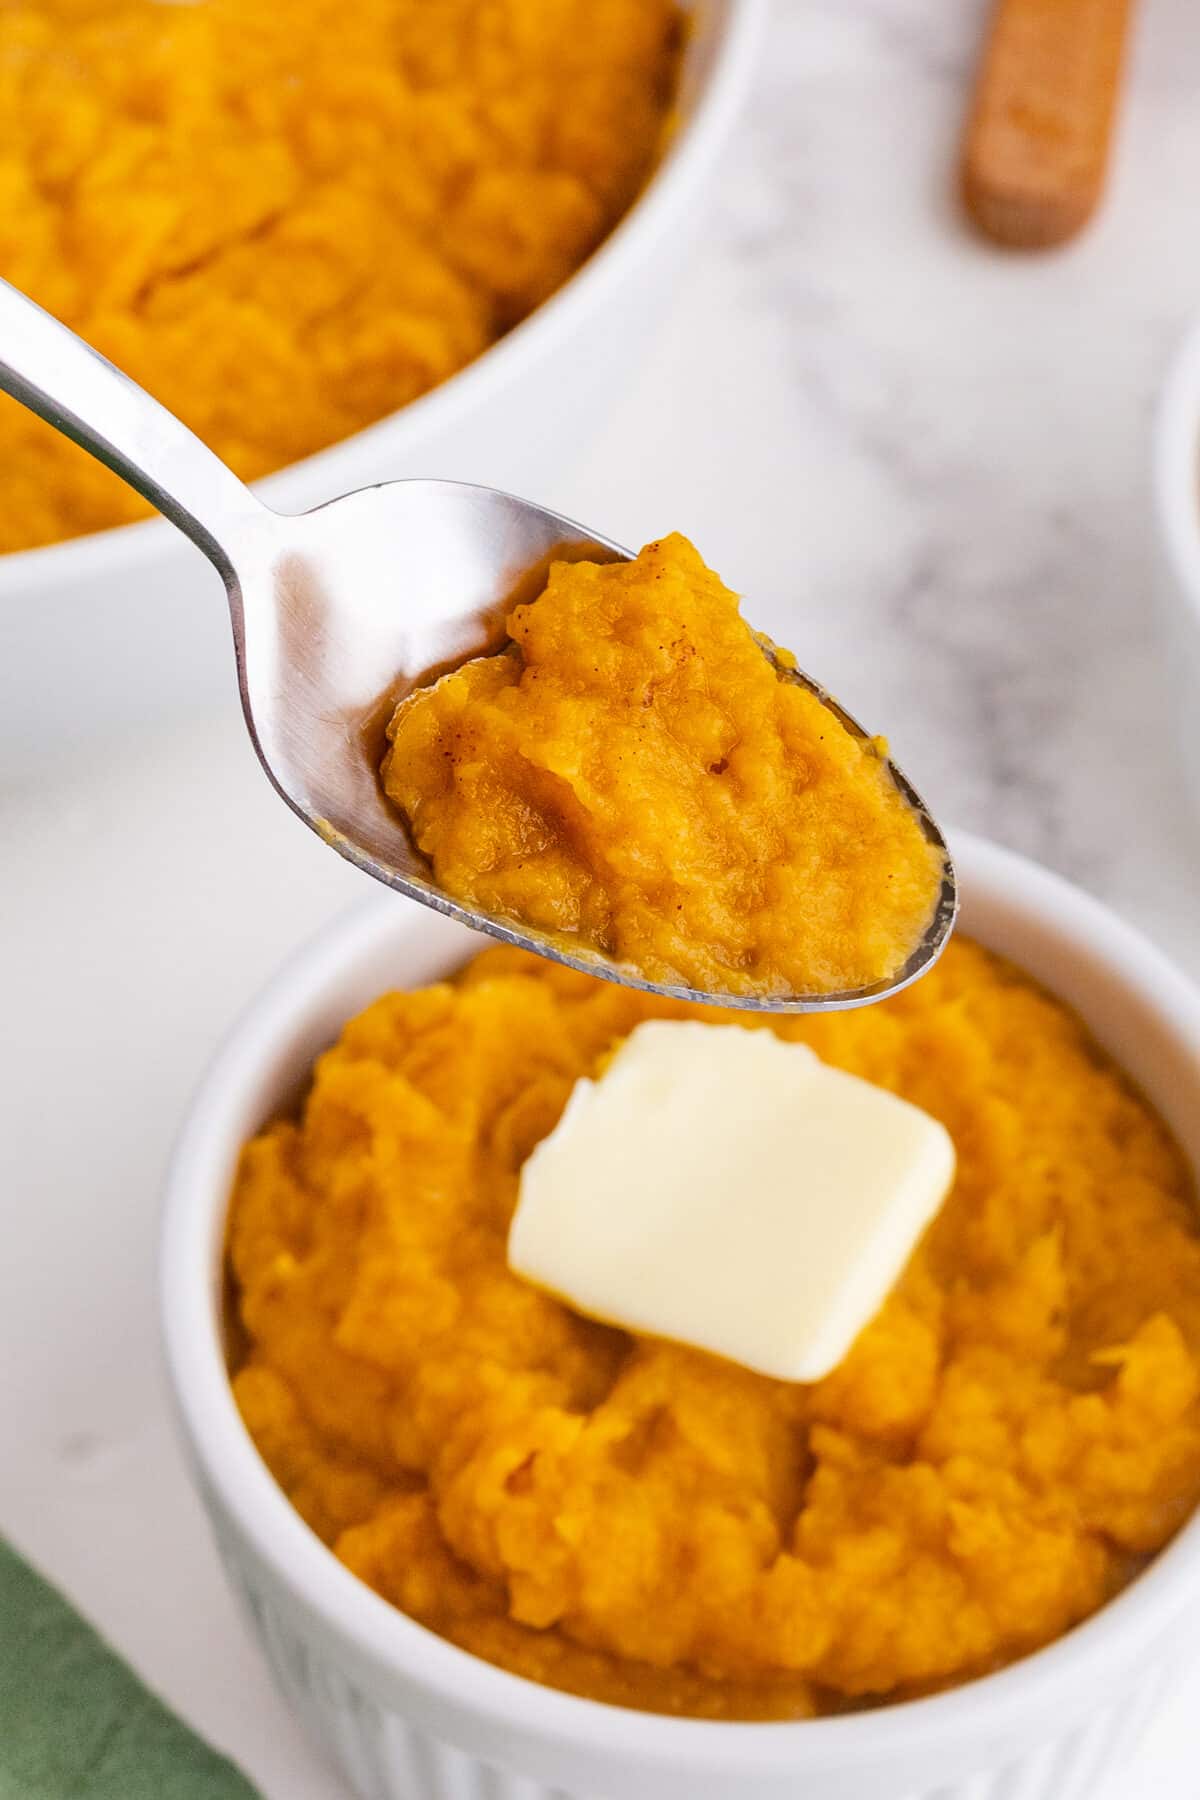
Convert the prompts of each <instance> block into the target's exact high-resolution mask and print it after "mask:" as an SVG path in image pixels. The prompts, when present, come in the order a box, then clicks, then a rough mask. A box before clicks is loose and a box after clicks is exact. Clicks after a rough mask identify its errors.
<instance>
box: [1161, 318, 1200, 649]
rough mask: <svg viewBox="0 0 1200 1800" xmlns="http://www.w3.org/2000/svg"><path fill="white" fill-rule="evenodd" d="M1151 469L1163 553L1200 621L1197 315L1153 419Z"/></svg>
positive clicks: (1199, 349) (1199, 332)
mask: <svg viewBox="0 0 1200 1800" xmlns="http://www.w3.org/2000/svg"><path fill="white" fill-rule="evenodd" d="M1153 469H1154V495H1155V505H1156V508H1157V511H1158V523H1159V530H1160V532H1161V534H1162V539H1163V543H1164V545H1165V548H1166V554H1167V556H1168V558H1169V559H1170V563H1171V568H1172V570H1173V572H1174V575H1175V579H1176V583H1177V585H1178V587H1179V589H1180V591H1181V593H1182V594H1184V595H1185V596H1186V599H1187V601H1188V603H1189V604H1190V606H1191V607H1192V609H1193V611H1194V612H1195V614H1196V619H1197V623H1200V320H1197V322H1196V323H1195V324H1194V325H1193V326H1192V328H1191V330H1190V331H1189V332H1188V333H1187V335H1186V337H1185V338H1184V340H1183V342H1182V343H1181V344H1180V346H1179V348H1178V350H1177V351H1176V353H1175V356H1174V359H1173V360H1172V362H1171V365H1170V368H1169V370H1168V372H1167V379H1166V382H1165V383H1164V385H1163V391H1162V399H1161V400H1160V402H1159V406H1158V414H1157V417H1156V419H1155V426H1154V451H1153Z"/></svg>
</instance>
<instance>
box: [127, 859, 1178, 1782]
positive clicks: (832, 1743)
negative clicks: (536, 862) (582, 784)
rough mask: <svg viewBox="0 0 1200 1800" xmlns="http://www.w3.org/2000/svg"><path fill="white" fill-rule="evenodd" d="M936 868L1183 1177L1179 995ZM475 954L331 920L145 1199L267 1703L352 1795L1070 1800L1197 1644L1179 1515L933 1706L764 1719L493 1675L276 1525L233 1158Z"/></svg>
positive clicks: (215, 1517)
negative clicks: (1049, 1627) (1076, 1606)
mask: <svg viewBox="0 0 1200 1800" xmlns="http://www.w3.org/2000/svg"><path fill="white" fill-rule="evenodd" d="M952 848H953V851H954V855H955V860H956V863H957V866H958V870H959V875H960V880H961V887H962V896H963V926H964V928H965V929H966V930H967V931H969V932H970V933H972V935H974V936H976V937H978V938H979V939H980V940H981V941H982V942H983V943H985V944H988V945H990V946H991V947H992V948H994V949H996V950H999V951H1002V952H1003V953H1005V954H1006V955H1009V956H1011V957H1013V958H1014V959H1015V960H1016V961H1017V962H1019V963H1020V964H1021V965H1022V966H1023V967H1024V968H1026V969H1028V970H1029V971H1030V972H1031V973H1032V974H1033V975H1035V976H1037V977H1038V978H1039V979H1040V980H1042V981H1044V982H1045V983H1046V984H1047V985H1048V986H1050V987H1051V988H1053V990H1054V991H1055V992H1056V993H1058V994H1060V995H1061V996H1062V997H1063V999H1065V1000H1067V1001H1068V1002H1069V1003H1070V1004H1071V1005H1072V1006H1074V1007H1076V1008H1077V1009H1078V1011H1079V1012H1080V1013H1081V1014H1082V1016H1083V1017H1084V1019H1085V1020H1086V1021H1087V1023H1088V1024H1089V1025H1090V1026H1091V1028H1092V1030H1093V1031H1094V1032H1095V1033H1096V1035H1097V1036H1098V1038H1099V1039H1100V1040H1101V1042H1102V1043H1104V1044H1105V1045H1106V1046H1107V1048H1108V1049H1109V1050H1110V1051H1111V1052H1112V1054H1113V1055H1114V1056H1115V1057H1116V1058H1117V1059H1118V1060H1119V1061H1120V1062H1121V1063H1122V1064H1123V1065H1124V1067H1125V1068H1126V1069H1128V1071H1129V1072H1130V1074H1131V1075H1132V1076H1133V1077H1134V1079H1135V1080H1136V1081H1137V1082H1138V1083H1139V1084H1140V1086H1141V1087H1142V1088H1143V1089H1144V1090H1145V1092H1146V1093H1147V1094H1148V1095H1149V1096H1150V1098H1151V1099H1152V1100H1153V1101H1154V1102H1155V1103H1156V1104H1157V1105H1158V1106H1159V1108H1160V1109H1161V1110H1162V1112H1163V1114H1164V1115H1165V1116H1166V1118H1167V1119H1168V1121H1169V1122H1170V1123H1171V1125H1172V1126H1173V1127H1174V1129H1175V1131H1176V1133H1177V1134H1178V1136H1179V1139H1180V1142H1181V1143H1182V1145H1183V1147H1184V1149H1185V1151H1186V1153H1187V1155H1188V1156H1189V1158H1190V1160H1191V1163H1192V1167H1193V1169H1196V1170H1200V993H1197V991H1196V989H1195V988H1193V987H1192V986H1191V985H1190V984H1189V983H1188V981H1187V980H1186V978H1185V977H1184V976H1182V975H1181V974H1179V972H1178V971H1177V970H1175V969H1174V968H1173V967H1172V966H1171V964H1170V963H1169V962H1167V961H1166V959H1165V958H1163V957H1162V956H1160V955H1159V954H1158V952H1157V951H1156V950H1154V949H1152V948H1151V946H1150V945H1149V944H1147V943H1146V942H1145V940H1144V939H1142V938H1141V937H1139V936H1138V934H1137V933H1136V932H1134V931H1133V930H1131V929H1130V928H1129V927H1128V926H1126V925H1123V924H1122V923H1121V922H1120V920H1118V919H1116V918H1115V917H1114V916H1113V915H1112V914H1111V913H1109V912H1108V911H1107V910H1106V909H1105V908H1104V907H1102V906H1100V905H1099V904H1098V903H1097V902H1096V901H1094V900H1090V899H1089V898H1088V897H1087V896H1086V895H1085V894H1082V893H1080V892H1079V890H1078V889H1077V888H1073V887H1070V886H1068V885H1067V883H1065V882H1063V881H1061V880H1060V879H1059V878H1058V877H1057V876H1054V875H1051V874H1049V873H1047V871H1045V870H1043V869H1040V868H1038V867H1036V866H1035V865H1034V864H1032V863H1029V862H1026V861H1024V860H1023V859H1022V858H1020V857H1017V856H1013V855H1012V854H1010V853H1009V852H1007V851H1003V850H999V849H996V848H995V847H994V846H991V845H988V844H985V843H981V842H979V841H978V840H975V839H970V838H966V837H956V838H954V839H952ZM480 943H481V940H480V939H479V938H477V937H473V936H472V935H471V934H470V933H469V932H467V931H464V930H463V929H462V927H460V926H457V925H454V924H452V923H451V922H450V921H449V920H447V919H444V918H441V917H439V916H438V915H437V914H436V913H432V912H429V911H427V910H425V909H424V908H422V907H417V906H407V905H405V904H404V903H403V902H401V901H398V900H396V899H395V898H390V897H389V898H386V899H383V900H379V901H374V902H372V903H371V904H370V905H369V906H367V907H364V908H362V909H360V910H358V911H356V912H354V913H352V914H351V915H350V916H349V917H347V918H345V919H342V920H341V921H339V922H338V923H337V924H335V925H334V926H332V927H331V928H330V929H329V930H328V931H326V932H325V933H324V934H323V935H322V936H321V937H319V938H318V939H317V940H316V941H315V942H314V943H313V944H312V945H311V946H310V947H309V948H308V949H307V950H304V951H302V952H301V953H300V955H299V956H297V957H296V958H295V959H294V960H293V961H292V962H290V963H289V964H288V965H287V966H286V967H285V968H284V970H283V971H282V973H281V974H280V975H279V976H278V977H277V978H276V980H275V981H274V982H273V983H272V984H271V986H270V987H268V988H267V990H266V991H265V993H264V994H263V995H262V996H261V997H260V998H259V999H258V1000H257V1001H255V1003H254V1004H253V1005H252V1006H251V1008H250V1009H249V1011H248V1012H247V1013H246V1014H245V1015H244V1017H243V1018H242V1020H241V1022H240V1023H239V1024H238V1026H237V1027H236V1029H235V1030H234V1032H233V1034H232V1036H231V1037H230V1038H229V1040H228V1042H227V1044H226V1046H225V1048H224V1050H223V1051H222V1052H221V1054H220V1056H219V1057H218V1059H217V1061H216V1063H215V1064H214V1066H213V1068H212V1070H211V1071H210V1073H209V1075H208V1077H207V1079H206V1080H205V1082H204V1084H203V1086H202V1087H201V1089H200V1092H199V1094H198V1095H197V1097H196V1100H195V1102H194V1104H193V1107H192V1110H191V1114H190V1116H189V1118H188V1121H187V1124H186V1126H185V1129H184V1131H183V1134H182V1137H181V1138H180V1141H179V1144H178V1147H177V1150H176V1154H175V1158H174V1162H173V1165H172V1169H171V1173H170V1176H169V1179H168V1188H167V1204H166V1220H165V1234H164V1243H163V1262H162V1304H163V1319H164V1329H165V1333H166V1347H167V1356H168V1363H169V1368H170V1377H171V1382H172V1386H173V1388H174V1394H175V1400H176V1404H177V1407H178V1410H179V1413H180V1416H181V1418H182V1422H183V1427H184V1432H185V1435H186V1438H187V1442H188V1448H189V1450H190V1454H191V1459H192V1467H193V1472H194V1475H195V1478H196V1482H197V1486H198V1488H199V1490H200V1493H201V1495H202V1497H203V1499H204V1502H205V1505H206V1506H207V1509H208V1513H209V1517H210V1520H211V1523H212V1526H213V1530H214V1532H215V1535H216V1539H217V1543H218V1546H219V1548H220V1551H221V1554H222V1557H223V1559H224V1563H225V1567H226V1570H227V1571H228V1575H229V1579H230V1582H231V1584H232V1586H233V1588H234V1590H235V1591H236V1593H237V1594H238V1595H239V1597H240V1598H241V1600H242V1602H243V1605H244V1608H245V1612H246V1616H247V1618H248V1619H249V1621H250V1623H251V1625H252V1628H253V1630H254V1631H255V1632H256V1634H257V1636H258V1637H259V1639H260V1640H261V1643H262V1646H263V1648H264V1650H265V1652H266V1655H267V1657H268V1659H269V1661H270V1664H271V1667H272V1669H273V1671H274V1674H275V1678H276V1680H277V1682H278V1684H279V1687H280V1689H281V1690H282V1692H283V1694H284V1695H285V1697H286V1698H287V1699H288V1700H289V1701H290V1702H291V1704H292V1705H293V1706H294V1707H295V1709H296V1711H297V1712H298V1714H299V1715H300V1717H301V1718H302V1719H303V1720H304V1722H305V1723H306V1725H307V1726H308V1727H309V1729H310V1731H311V1732H312V1734H313V1736H314V1737H315V1738H316V1739H317V1740H318V1741H319V1742H320V1743H322V1744H323V1745H324V1746H325V1748H326V1749H327V1750H328V1752H329V1753H330V1755H331V1756H332V1757H333V1758H334V1759H335V1760H337V1761H338V1762H339V1763H340V1764H341V1766H342V1768H343V1769H344V1770H345V1772H346V1774H347V1775H348V1777H349V1779H350V1780H351V1781H352V1782H353V1783H354V1784H355V1787H356V1788H357V1791H358V1792H359V1793H360V1794H361V1795H363V1796H364V1800H582V1797H583V1796H596V1795H601V1794H603V1795H605V1796H607V1800H734V1797H735V1796H736V1800H798V1797H799V1796H801V1795H802V1796H803V1797H804V1800H882V1797H883V1796H887V1800H1092V1797H1093V1794H1094V1792H1095V1784H1096V1783H1097V1782H1098V1781H1099V1779H1100V1776H1101V1774H1102V1773H1106V1772H1107V1771H1108V1770H1109V1769H1110V1768H1112V1767H1113V1766H1114V1765H1115V1764H1116V1763H1118V1762H1119V1760H1120V1759H1121V1757H1122V1756H1123V1755H1124V1754H1125V1752H1126V1750H1127V1749H1128V1748H1129V1746H1130V1745H1131V1744H1132V1743H1133V1742H1135V1741H1136V1739H1137V1737H1138V1735H1139V1733H1140V1730H1141V1727H1142V1726H1143V1724H1144V1723H1145V1721H1146V1719H1147V1717H1148V1716H1149V1714H1150V1713H1151V1712H1152V1711H1153V1709H1154V1707H1155V1705H1156V1703H1157V1702H1158V1700H1159V1699H1160V1697H1161V1695H1162V1693H1163V1691H1164V1689H1165V1688H1166V1686H1167V1685H1168V1684H1169V1682H1170V1680H1171V1677H1172V1675H1173V1673H1174V1671H1175V1670H1176V1669H1178V1667H1179V1666H1180V1664H1181V1662H1182V1661H1183V1660H1184V1658H1185V1656H1186V1654H1187V1649H1188V1645H1189V1641H1190V1642H1191V1643H1192V1645H1193V1646H1194V1641H1195V1624H1194V1620H1195V1615H1196V1603H1197V1599H1198V1597H1200V1518H1196V1519H1193V1520H1192V1521H1191V1523H1190V1524H1188V1525H1187V1526H1185V1528H1184V1529H1183V1530H1182V1531H1181V1532H1180V1533H1179V1535H1178V1536H1177V1537H1176V1539H1175V1541H1174V1542H1173V1543H1172V1544H1170V1545H1169V1546H1168V1548H1167V1549H1166V1550H1164V1551H1163V1553H1162V1554H1161V1555H1160V1556H1159V1557H1157V1558H1156V1559H1155V1560H1154V1562H1153V1563H1152V1564H1151V1565H1150V1567H1149V1568H1148V1569H1147V1570H1145V1572H1144V1573H1143V1574H1141V1575H1140V1576H1139V1577H1138V1578H1137V1580H1136V1581H1134V1582H1133V1584H1132V1585H1131V1586H1130V1587H1128V1588H1127V1589H1126V1590H1125V1591H1124V1592H1123V1593H1122V1594H1120V1595H1118V1596H1117V1598H1116V1599H1115V1600H1113V1601H1112V1602H1110V1603H1109V1605H1107V1606H1106V1607H1104V1608H1103V1609H1102V1610H1101V1611H1100V1612H1099V1613H1097V1614H1096V1615H1095V1616H1094V1617H1093V1618H1092V1619H1089V1620H1088V1621H1087V1622H1086V1623H1085V1624H1083V1625H1080V1626H1079V1627H1077V1628H1076V1629H1075V1630H1074V1631H1072V1632H1069V1633H1068V1634H1067V1635H1066V1636H1065V1637H1064V1638H1062V1639H1060V1640H1059V1641H1058V1642H1057V1643H1055V1644H1052V1645H1050V1647H1049V1648H1048V1649H1045V1650H1042V1651H1039V1652H1038V1653H1037V1654H1036V1655H1034V1656H1030V1657H1027V1658H1025V1660H1024V1661H1022V1662H1018V1663H1015V1664H1013V1666H1012V1667H1011V1668H1008V1669H1005V1670H1002V1671H1001V1672H1000V1673H998V1674H995V1675H988V1676H985V1677H984V1678H982V1679H980V1680H978V1681H971V1682H967V1683H965V1684H964V1685H963V1686H961V1687H958V1688H954V1689H952V1690H950V1691H949V1692H947V1693H944V1694H939V1695H936V1696H934V1697H932V1698H930V1699H923V1700H913V1701H909V1702H906V1703H905V1704H903V1705H898V1706H884V1707H880V1708H878V1709H877V1710H875V1711H871V1712H864V1713H859V1714H854V1715H849V1716H846V1717H840V1718H825V1719H813V1720H807V1721H805V1722H803V1723H799V1724H765V1725H764V1724H721V1723H713V1722H709V1721H701V1720H691V1719H673V1718H664V1717H658V1716H655V1715H652V1714H646V1713H637V1712H631V1711H625V1710H623V1709H620V1708H616V1707H611V1706H602V1705H598V1704H597V1703H595V1702H594V1701H590V1700H582V1699H579V1698H576V1697H575V1696H573V1695H570V1694H561V1693H555V1692H553V1691H551V1690H550V1689H548V1688H543V1687H539V1686H537V1685H536V1684H535V1683H533V1682H530V1681H525V1680H522V1679H521V1678H519V1677H517V1676H514V1675H509V1674H507V1673H505V1672H504V1671H503V1670H501V1669H496V1668H493V1667H492V1666H491V1665H490V1664H488V1663H484V1662H480V1661H479V1660H477V1659H476V1658H475V1657H472V1656H470V1655H468V1654H467V1653H466V1652H465V1651H463V1650H459V1649H457V1648H456V1647H455V1646H454V1645H452V1644H449V1643H446V1642H445V1641H443V1640H442V1639H441V1638H438V1637H435V1636H434V1635H433V1634H432V1633H430V1632H428V1631H426V1630H425V1629H424V1628H423V1627H422V1626H420V1625H418V1624H416V1623H415V1622H414V1621H413V1620H412V1619H409V1618H407V1617H405V1615H404V1614H403V1613H400V1612H398V1611H396V1609H395V1608H394V1607H391V1606H389V1605H388V1604H387V1603H386V1602H385V1601H384V1600H382V1599H380V1597H379V1596H378V1595H377V1594H375V1593H373V1592H372V1591H371V1589H370V1588H368V1587H366V1586H365V1585H364V1584H363V1583H362V1582H360V1581H359V1580H358V1579H357V1578H356V1577H355V1576H353V1575H352V1574H351V1573H350V1572H349V1570H348V1569H346V1568H345V1567H343V1565H342V1564H341V1563H339V1562H338V1561H337V1559H336V1558H335V1557H334V1556H332V1555H331V1554H330V1553H329V1551H328V1550H326V1549H325V1548H324V1546H323V1545H322V1544H321V1543H320V1542H319V1540H318V1539H317V1538H316V1537H315V1536H314V1535H313V1534H312V1532H311V1531H309V1529H308V1527H307V1526H306V1525H305V1524H304V1523H303V1522H302V1520H301V1519H300V1517H299V1515H298V1514H297V1513H296V1512H294V1511H293V1509H292V1507H291V1505H290V1503H289V1502H288V1501H287V1500H286V1499H285V1497H284V1495H283V1493H282V1491H281V1490H280V1489H279V1488H278V1487H277V1486H276V1485H275V1482H274V1481H273V1480H272V1478H271V1476H270V1475H269V1474H268V1473H267V1469H266V1466H265V1465H264V1463H263V1462H262V1461H261V1459H260V1458H259V1455H258V1452H257V1450H256V1449H255V1447H254V1445H253V1444H252V1442H251V1441H250V1438H249V1436H248V1435H247V1433H246V1431H245V1428H244V1427H243V1425H242V1423H241V1420H240V1418H239V1416H238V1412H237V1408H236V1407H235V1405H234V1402H233V1397H232V1394H231V1391H230V1386H229V1379H228V1375H227V1373H226V1367H225V1361H224V1355H223V1346H222V1329H221V1293H222V1278H221V1277H222V1259H223V1249H224V1226H225V1214H226V1209H227V1205H228V1198H229V1190H230V1185H231V1182H232V1178H233V1172H234V1168H235V1165H236V1161H237V1156H238V1151H239V1149H240V1146H241V1144H242V1143H243V1142H244V1141H245V1139H246V1138H247V1137H248V1136H250V1135H251V1134H252V1133H253V1132H254V1131H256V1130H257V1129H258V1128H259V1127H260V1126H261V1125H262V1124H263V1123H264V1122H265V1121H266V1120H267V1119H268V1118H269V1117H270V1116H271V1115H272V1114H273V1113H275V1112H276V1111H277V1110H278V1109H279V1108H280V1107H281V1106H284V1105H287V1104H288V1103H290V1102H293V1101H294V1100H295V1099H296V1098H297V1096H298V1095H299V1094H300V1093H302V1092H303V1090H304V1087H305V1086H306V1085H307V1081H308V1077H309V1072H310V1069H311V1065H312V1061H313V1058H314V1057H315V1056H316V1055H317V1053H318V1052H319V1051H320V1050H322V1049H323V1048H325V1047H326V1046H327V1045H328V1044H329V1043H330V1042H331V1041H332V1040H333V1038H334V1037H336V1035H337V1033H338V1031H339V1029H340V1027H341V1025H342V1024H343V1022H344V1021H345V1020H346V1019H347V1018H348V1017H349V1016H350V1015H351V1014H352V1013H354V1012H356V1011H357V1010H358V1009H359V1008H361V1007H362V1006H364V1005H365V1004H366V1003H367V1002H368V1001H370V1000H371V999H373V998H374V997H375V996H376V995H377V994H379V993H381V992H383V991H384V990H385V989H387V988H389V987H396V986H404V985H411V984H414V983H419V982H423V981H429V980H432V979H435V978H436V977H438V976H439V975H441V974H444V973H446V972H447V971H448V970H449V969H451V968H453V967H454V966H455V965H456V964H457V963H459V962H461V961H462V960H463V958H464V957H465V956H467V955H469V954H470V953H471V952H472V951H473V950H475V949H478V948H479V947H480ZM1193 1654H1194V1648H1193Z"/></svg>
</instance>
